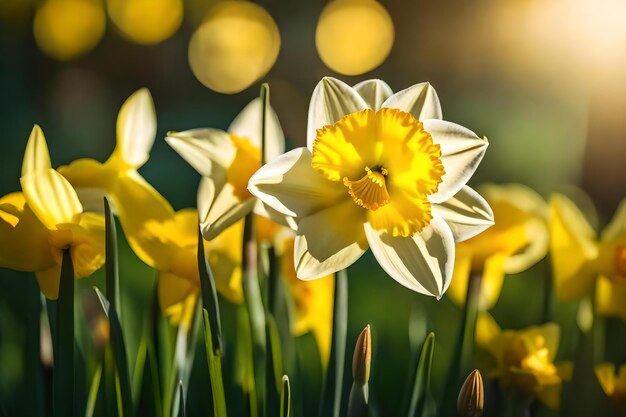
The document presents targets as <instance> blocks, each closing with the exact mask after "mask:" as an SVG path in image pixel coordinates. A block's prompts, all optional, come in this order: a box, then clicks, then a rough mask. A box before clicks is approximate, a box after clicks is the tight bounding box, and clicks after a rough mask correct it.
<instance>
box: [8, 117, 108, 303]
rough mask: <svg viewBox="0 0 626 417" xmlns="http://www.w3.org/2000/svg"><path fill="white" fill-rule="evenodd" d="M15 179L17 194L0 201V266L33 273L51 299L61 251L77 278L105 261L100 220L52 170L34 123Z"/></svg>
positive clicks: (53, 294)
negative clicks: (66, 253)
mask: <svg viewBox="0 0 626 417" xmlns="http://www.w3.org/2000/svg"><path fill="white" fill-rule="evenodd" d="M20 183H21V185H22V192H21V193H19V192H17V193H12V194H8V195H6V196H4V197H2V198H1V199H0V248H1V250H0V266H2V267H6V268H11V269H16V270H18V271H29V272H35V274H36V276H37V282H38V283H39V288H40V289H41V291H42V292H43V293H44V295H45V296H46V297H47V298H48V299H56V298H57V297H58V291H59V278H60V274H61V262H62V259H63V251H64V250H69V252H70V255H71V258H72V263H73V265H74V275H75V277H76V278H82V277H86V276H89V275H91V274H92V273H93V272H94V271H96V270H97V269H99V268H100V267H101V266H102V264H103V263H104V219H103V217H102V216H101V215H99V214H95V213H85V212H83V207H82V205H81V203H80V201H79V199H78V196H77V194H76V191H75V190H74V189H73V188H72V186H71V185H70V183H69V182H68V181H67V180H66V179H65V178H64V177H63V176H62V175H60V174H59V173H58V172H56V171H55V170H53V169H52V168H51V165H50V156H49V155H48V146H47V145H46V140H45V137H44V135H43V132H42V131H41V129H40V128H39V126H35V127H34V128H33V131H32V133H31V135H30V138H29V140H28V144H27V146H26V152H25V155H24V162H23V165H22V178H21V179H20Z"/></svg>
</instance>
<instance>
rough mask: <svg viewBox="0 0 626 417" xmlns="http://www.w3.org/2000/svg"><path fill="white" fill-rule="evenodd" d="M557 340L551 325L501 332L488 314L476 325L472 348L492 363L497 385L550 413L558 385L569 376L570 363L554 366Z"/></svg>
mask: <svg viewBox="0 0 626 417" xmlns="http://www.w3.org/2000/svg"><path fill="white" fill-rule="evenodd" d="M559 338H560V328H559V326H558V325H557V324H555V323H547V324H544V325H542V326H532V327H528V328H525V329H522V330H501V329H500V327H499V326H498V324H497V323H496V322H495V320H494V319H493V317H491V315H489V314H488V313H481V314H480V315H479V317H478V321H477V323H476V344H477V345H479V346H481V347H482V348H484V349H486V350H487V351H489V352H490V353H491V354H492V355H493V357H494V358H495V359H496V362H497V369H496V371H495V372H494V375H495V376H496V377H497V378H498V379H499V381H500V383H501V384H502V385H503V386H510V385H513V386H515V387H517V388H518V389H519V390H520V391H522V392H524V393H527V394H533V395H535V396H537V398H538V399H539V400H540V401H541V402H542V403H544V404H545V405H546V406H548V407H550V408H552V409H556V408H558V407H559V404H560V395H561V385H562V382H563V381H566V380H569V379H571V375H572V365H571V363H568V362H566V363H562V364H558V365H557V364H555V363H554V358H555V356H556V352H557V349H558V346H559Z"/></svg>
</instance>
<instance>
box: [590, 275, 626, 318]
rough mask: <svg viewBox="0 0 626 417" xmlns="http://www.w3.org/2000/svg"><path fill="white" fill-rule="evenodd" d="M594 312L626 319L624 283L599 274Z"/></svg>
mask: <svg viewBox="0 0 626 417" xmlns="http://www.w3.org/2000/svg"><path fill="white" fill-rule="evenodd" d="M596 312H597V313H598V314H599V315H601V316H605V317H619V318H621V319H622V320H624V321H626V283H621V282H616V281H613V280H611V279H609V278H607V277H605V276H602V275H600V276H599V277H598V280H597V281H596Z"/></svg>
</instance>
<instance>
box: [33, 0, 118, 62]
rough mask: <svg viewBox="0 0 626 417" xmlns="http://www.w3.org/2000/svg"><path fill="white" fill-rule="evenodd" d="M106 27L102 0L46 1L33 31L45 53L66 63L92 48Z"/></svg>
mask: <svg viewBox="0 0 626 417" xmlns="http://www.w3.org/2000/svg"><path fill="white" fill-rule="evenodd" d="M105 25H106V16H105V14H104V8H103V7H102V3H101V1H100V0H47V1H46V2H45V3H43V4H42V5H41V7H39V8H38V9H37V12H36V14H35V20H34V22H33V31H34V35H35V41H36V42H37V45H39V47H40V48H41V50H42V51H44V52H45V53H46V54H48V55H49V56H51V57H52V58H55V59H58V60H60V61H67V60H70V59H74V58H76V57H78V56H80V55H83V54H85V53H87V52H88V51H90V50H91V49H93V48H94V47H95V46H96V45H97V44H98V42H100V40H101V39H102V36H103V35H104V28H105Z"/></svg>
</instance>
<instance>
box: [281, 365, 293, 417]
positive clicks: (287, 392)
mask: <svg viewBox="0 0 626 417" xmlns="http://www.w3.org/2000/svg"><path fill="white" fill-rule="evenodd" d="M280 417H291V386H290V385H289V377H288V376H287V375H283V378H282V389H281V391H280Z"/></svg>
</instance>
